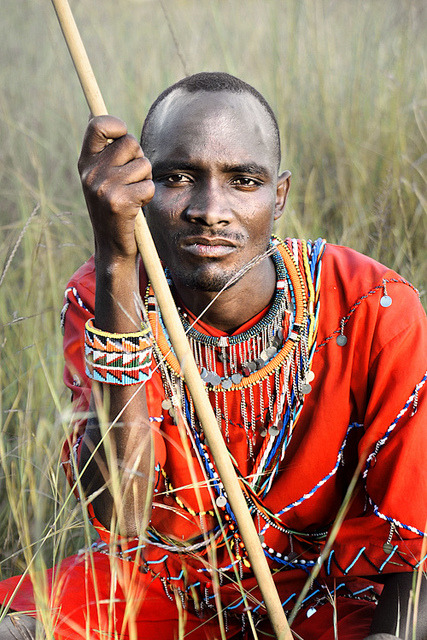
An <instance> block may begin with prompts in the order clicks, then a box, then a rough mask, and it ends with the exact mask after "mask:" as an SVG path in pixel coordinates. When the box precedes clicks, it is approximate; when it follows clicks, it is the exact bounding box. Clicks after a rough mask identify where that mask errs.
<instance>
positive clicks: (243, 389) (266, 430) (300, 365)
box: [145, 237, 325, 544]
mask: <svg viewBox="0 0 427 640" xmlns="http://www.w3.org/2000/svg"><path fill="white" fill-rule="evenodd" d="M324 246H325V241H323V240H320V239H319V240H317V241H316V242H311V241H304V240H294V239H287V240H286V241H281V240H279V239H278V238H275V237H273V238H272V240H271V247H270V250H274V249H276V251H274V252H273V253H272V254H271V256H272V259H273V262H274V265H275V268H276V292H275V297H274V300H273V302H272V305H271V307H270V308H269V310H268V311H267V312H266V314H265V315H264V317H263V318H262V319H261V320H260V321H259V322H257V323H256V324H255V325H254V326H253V327H251V328H250V329H249V330H248V331H245V332H243V333H239V334H235V335H232V336H228V335H224V336H219V337H215V336H211V335H207V334H205V333H202V332H201V331H199V330H197V329H196V328H195V327H194V326H192V325H191V324H190V322H189V319H188V316H187V315H185V314H184V313H183V312H182V311H181V318H182V322H183V325H184V328H185V329H186V332H187V335H188V337H189V341H190V345H191V347H192V351H193V354H194V357H195V360H196V363H197V364H198V367H199V370H200V372H201V376H202V379H203V380H204V382H205V385H206V388H207V391H208V392H209V396H210V399H211V402H212V405H213V407H214V410H215V414H216V417H217V421H218V425H219V427H220V429H221V431H222V433H223V434H224V437H225V439H226V441H228V440H229V435H230V422H229V416H228V414H229V411H228V404H229V401H230V400H231V401H232V402H233V403H236V402H238V403H239V405H240V411H241V419H242V422H243V427H244V429H245V432H246V438H247V442H248V452H249V456H250V459H251V461H252V463H253V467H252V472H251V474H250V476H249V477H248V478H243V477H240V480H241V485H242V490H243V491H244V494H245V496H246V499H247V501H248V505H249V508H250V510H251V511H252V512H253V513H254V515H255V514H256V513H258V515H260V514H261V515H262V517H263V519H264V520H265V521H266V522H270V524H271V525H272V526H274V527H275V528H277V529H279V530H282V531H284V532H286V533H296V532H290V531H288V530H287V529H286V528H285V527H284V526H283V524H282V523H281V521H280V520H279V519H278V518H276V517H275V516H274V514H271V513H269V512H267V510H266V509H265V508H264V506H263V499H264V498H265V496H266V495H267V494H268V492H269V491H270V489H271V487H272V485H273V482H274V478H275V477H276V475H277V473H278V470H279V464H280V462H281V461H282V460H283V457H284V455H285V452H286V449H287V447H288V445H289V443H290V441H291V438H292V434H293V431H294V428H295V425H296V423H297V420H298V417H299V415H300V412H301V409H302V406H303V402H304V397H305V395H307V393H309V392H310V391H311V384H310V383H311V382H312V380H313V378H314V374H313V372H311V370H310V367H311V362H312V358H313V354H314V349H315V346H316V345H315V343H316V336H317V320H318V313H319V290H320V272H321V257H322V254H323V250H324ZM145 304H146V312H147V316H148V319H149V322H150V325H151V329H152V333H153V336H154V338H155V341H156V343H155V345H154V353H155V358H156V360H157V362H158V364H159V367H160V371H161V373H162V378H163V383H164V388H165V391H166V395H167V397H166V400H165V401H164V403H163V408H164V409H169V413H170V415H171V416H172V417H174V418H175V417H176V416H177V413H176V412H177V408H178V407H180V408H181V411H182V413H183V414H184V415H185V416H186V418H187V421H188V425H189V428H190V429H191V432H192V434H193V441H194V443H195V446H196V447H197V449H198V451H199V455H200V459H201V460H202V463H203V465H204V467H205V471H206V474H207V477H208V479H210V481H211V484H212V487H213V488H214V490H215V493H216V496H217V497H216V504H217V506H218V507H219V508H220V509H222V510H223V511H224V512H225V520H227V522H229V523H230V527H233V531H234V530H235V526H234V524H235V519H234V514H233V513H232V511H231V509H230V506H229V504H228V500H227V496H226V494H225V492H224V488H223V486H222V483H221V481H220V479H219V477H218V474H217V472H216V468H215V464H214V461H213V459H212V456H211V454H210V451H209V447H208V446H207V445H206V443H205V442H204V434H203V431H202V430H201V428H200V425H199V423H198V420H197V417H196V415H195V411H194V407H193V403H192V401H191V397H190V395H189V393H188V391H187V388H186V385H185V383H184V381H183V379H182V376H181V369H180V365H179V362H178V360H177V358H176V356H175V354H174V352H173V349H172V347H171V344H170V341H169V337H168V334H167V331H166V329H165V327H164V324H163V321H162V317H161V313H160V311H159V309H158V306H157V303H156V299H155V296H154V292H153V290H152V287H151V285H148V287H147V291H146V296H145ZM230 394H232V397H231V398H230ZM255 400H256V401H257V406H255ZM257 425H258V427H257ZM260 436H261V438H260ZM260 440H261V441H262V444H261V446H259V444H258V445H257V446H256V443H257V442H258V443H259V441H260ZM233 535H234V536H235V535H236V534H235V533H234V534H233ZM236 544H237V543H236Z"/></svg>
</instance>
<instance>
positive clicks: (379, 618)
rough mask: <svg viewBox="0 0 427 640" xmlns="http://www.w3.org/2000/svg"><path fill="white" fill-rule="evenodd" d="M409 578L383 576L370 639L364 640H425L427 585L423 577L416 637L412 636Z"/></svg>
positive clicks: (400, 574) (426, 638)
mask: <svg viewBox="0 0 427 640" xmlns="http://www.w3.org/2000/svg"><path fill="white" fill-rule="evenodd" d="M413 577H414V574H413V573H391V574H389V575H387V576H384V580H383V583H384V589H383V592H382V594H381V597H380V601H379V603H378V606H377V608H376V610H375V613H374V617H373V620H372V624H371V630H370V632H371V635H369V636H368V638H366V640H387V639H388V638H393V637H397V638H402V639H404V638H406V637H408V638H411V640H412V639H413V640H427V582H426V579H425V577H424V576H423V577H422V579H421V590H420V595H419V600H418V614H417V618H416V634H415V636H414V635H413V634H412V628H413V613H414V598H413V595H412V593H411V591H412V589H413ZM407 628H408V634H407V633H406V629H407ZM384 634H385V635H384ZM388 634H390V635H388Z"/></svg>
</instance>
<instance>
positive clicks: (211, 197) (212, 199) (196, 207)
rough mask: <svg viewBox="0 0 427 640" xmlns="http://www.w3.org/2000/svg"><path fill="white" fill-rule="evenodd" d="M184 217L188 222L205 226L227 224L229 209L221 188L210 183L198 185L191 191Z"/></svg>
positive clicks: (229, 215) (225, 195) (229, 216)
mask: <svg viewBox="0 0 427 640" xmlns="http://www.w3.org/2000/svg"><path fill="white" fill-rule="evenodd" d="M185 215H186V219H187V220H188V221H189V222H199V223H201V224H204V225H207V226H215V225H220V226H225V225H227V224H229V222H230V218H231V209H230V206H229V202H228V198H227V194H226V193H225V190H224V189H223V187H222V186H221V185H218V184H214V183H212V182H206V183H205V184H201V185H199V186H198V187H197V188H196V189H194V191H193V196H192V198H191V202H190V204H189V206H188V207H187V209H186V212H185Z"/></svg>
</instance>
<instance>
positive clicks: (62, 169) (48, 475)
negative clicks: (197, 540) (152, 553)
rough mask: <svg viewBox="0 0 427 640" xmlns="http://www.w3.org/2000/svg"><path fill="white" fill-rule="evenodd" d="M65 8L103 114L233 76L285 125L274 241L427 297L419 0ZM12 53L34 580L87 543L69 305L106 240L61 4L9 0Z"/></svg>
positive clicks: (199, 1) (2, 70) (139, 107)
mask: <svg viewBox="0 0 427 640" xmlns="http://www.w3.org/2000/svg"><path fill="white" fill-rule="evenodd" d="M70 5H71V7H72V9H73V12H74V15H75V18H76V22H77V24H78V26H79V29H80V31H81V35H82V38H83V41H84V43H85V45H86V47H87V51H88V55H89V58H90V60H91V62H92V65H93V67H94V71H95V75H96V77H97V79H98V82H99V85H100V87H101V91H102V93H103V96H104V100H105V102H106V104H107V107H108V110H109V112H110V113H112V114H114V115H118V116H119V117H121V118H122V119H123V120H125V121H126V122H127V123H128V127H129V130H130V131H131V132H132V133H134V134H135V135H136V136H137V137H139V133H140V129H141V125H142V121H143V118H144V115H145V113H146V112H147V110H148V107H149V105H150V104H151V102H152V101H153V100H154V99H155V97H156V96H157V95H158V93H159V92H160V91H161V90H162V89H163V88H165V87H166V86H168V85H169V84H171V83H173V82H175V81H176V80H178V79H179V78H181V77H182V76H183V75H185V74H189V73H194V72H198V71H204V70H221V71H227V72H229V73H232V74H235V75H238V76H239V77H241V78H242V79H244V80H246V81H247V82H249V83H250V84H253V85H254V86H255V87H256V88H257V89H258V90H260V91H261V93H263V94H264V95H265V96H266V98H267V100H268V101H269V102H270V104H271V105H272V107H273V109H274V111H275V112H276V114H277V117H278V121H279V126H280V130H281V135H282V146H283V160H282V169H290V170H291V172H292V188H291V194H290V199H289V201H288V204H287V209H286V214H285V215H284V216H283V219H281V221H280V224H279V226H278V228H277V232H278V233H279V235H282V236H287V235H290V236H298V237H306V238H317V237H318V236H322V237H324V238H326V239H327V240H328V241H329V242H334V243H340V244H345V245H347V246H351V247H353V248H354V249H357V250H359V251H362V252H364V253H367V254H368V255H370V256H372V257H373V258H375V259H377V260H379V261H380V262H383V263H385V264H387V265H388V266H390V267H392V268H394V269H395V270H397V271H398V272H399V273H400V274H401V275H402V276H404V277H405V278H408V279H409V280H410V281H411V282H412V283H413V284H414V285H415V286H416V287H417V288H418V289H419V290H420V294H421V298H422V300H423V302H424V303H426V295H425V278H426V275H427V273H426V272H427V269H426V258H425V247H426V242H425V240H426V235H427V223H426V219H427V217H426V204H427V193H426V176H427V146H426V142H427V119H426V106H427V93H426V79H427V65H426V63H427V58H426V48H425V34H426V26H427V8H426V6H425V2H423V0H402V1H398V0H357V1H356V0H70ZM0 56H1V65H0V79H1V84H0V127H1V137H0V140H1V143H0V230H1V235H0V326H1V329H0V376H1V377H0V380H1V395H0V579H1V578H6V577H9V576H11V575H14V574H16V573H22V572H23V571H26V570H28V571H30V572H31V574H34V575H35V572H36V571H37V570H38V569H40V568H43V567H50V566H52V565H53V564H54V563H56V562H58V561H59V560H60V559H61V558H62V557H64V556H65V555H68V554H71V553H75V552H76V551H77V550H78V549H79V548H81V547H83V546H85V545H87V544H88V542H89V540H90V537H91V535H92V534H91V532H90V529H89V527H88V526H87V520H85V515H84V512H83V510H82V509H81V507H80V506H79V505H78V504H77V503H76V501H75V499H74V498H73V497H71V496H70V495H69V490H68V488H67V487H66V485H65V480H64V478H63V473H62V470H61V468H60V465H59V457H60V449H61V445H62V441H63V440H64V437H65V434H66V433H67V432H68V430H69V424H70V407H69V393H68V391H66V390H65V388H64V385H63V383H62V369H63V359H62V348H61V341H62V336H61V331H60V323H59V313H60V310H61V306H62V296H63V291H64V289H65V286H66V283H67V280H68V278H69V277H70V276H71V275H72V273H73V272H74V270H75V269H76V268H77V267H78V266H79V265H80V264H81V263H82V262H84V261H85V260H86V259H87V258H88V257H89V256H90V254H91V253H92V250H93V243H92V235H91V229H90V224H89V220H88V217H87V214H86V210H85V204H84V199H83V196H82V193H81V189H80V185H79V179H78V175H77V169H76V164H77V158H78V154H79V149H80V145H81V139H82V135H83V132H84V129H85V126H86V123H87V119H88V109H87V106H86V103H85V100H84V98H83V94H82V92H81V89H80V85H79V83H78V80H77V78H76V75H75V72H74V69H73V66H72V63H71V60H70V57H69V54H68V51H67V49H66V46H65V43H64V41H63V38H62V34H61V32H60V29H59V26H58V23H57V19H56V16H55V13H54V10H53V7H52V5H51V2H50V0H2V11H1V20H0ZM42 586H43V585H41V587H40V592H41V593H43V589H42ZM46 628H47V629H48V628H49V624H48V621H47V622H46Z"/></svg>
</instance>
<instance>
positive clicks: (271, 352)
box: [261, 347, 277, 360]
mask: <svg viewBox="0 0 427 640" xmlns="http://www.w3.org/2000/svg"><path fill="white" fill-rule="evenodd" d="M265 353H266V355H267V358H268V360H269V359H270V358H272V357H273V356H275V355H276V353H277V349H276V347H267V349H266V350H265ZM261 355H262V354H261Z"/></svg>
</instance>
